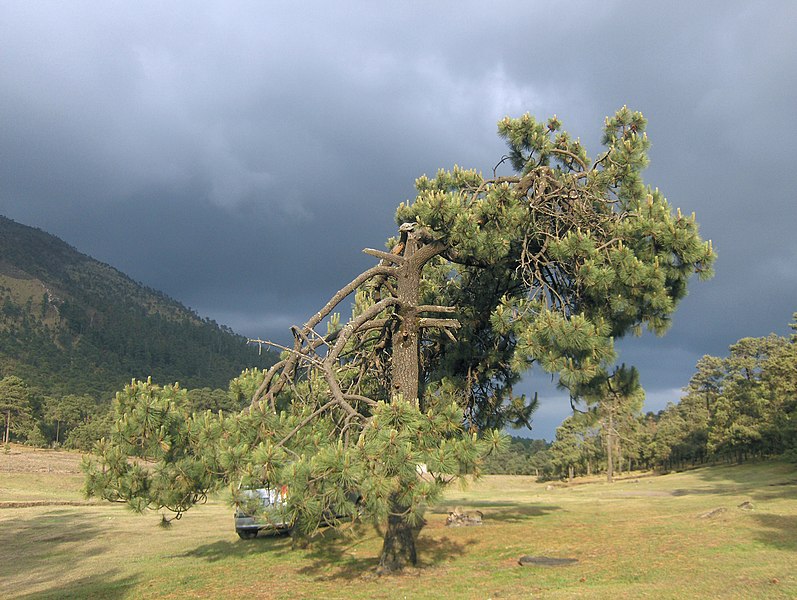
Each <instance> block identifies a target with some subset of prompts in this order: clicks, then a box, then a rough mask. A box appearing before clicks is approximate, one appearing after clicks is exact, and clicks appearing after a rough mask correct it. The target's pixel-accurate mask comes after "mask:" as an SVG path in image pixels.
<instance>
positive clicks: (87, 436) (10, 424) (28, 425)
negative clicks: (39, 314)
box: [0, 369, 253, 451]
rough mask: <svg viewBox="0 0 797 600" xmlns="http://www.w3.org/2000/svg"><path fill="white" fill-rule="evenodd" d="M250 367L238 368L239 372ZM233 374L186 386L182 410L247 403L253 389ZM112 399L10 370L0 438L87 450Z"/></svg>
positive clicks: (0, 407) (107, 423) (3, 386)
mask: <svg viewBox="0 0 797 600" xmlns="http://www.w3.org/2000/svg"><path fill="white" fill-rule="evenodd" d="M250 372H251V370H248V369H247V370H246V371H244V374H246V373H250ZM238 381H239V379H237V378H236V379H235V380H233V381H232V382H231V383H230V386H229V387H228V389H226V390H224V389H220V388H207V387H205V388H194V389H189V390H187V391H186V396H187V401H188V410H189V412H191V413H196V414H201V413H204V412H205V411H208V410H210V411H211V412H213V413H218V412H219V411H221V412H223V413H234V412H240V411H241V410H242V409H243V408H244V407H245V406H248V405H249V402H250V400H251V394H252V392H253V390H250V389H242V388H241V386H240V384H239V383H238ZM112 407H113V405H112V402H110V401H109V399H108V398H106V397H98V396H92V395H90V394H66V395H53V394H50V393H48V392H46V391H43V390H42V389H41V388H39V387H36V386H31V385H28V384H27V383H26V382H25V381H24V380H23V379H22V378H20V377H18V376H16V375H7V376H6V377H3V378H2V379H0V414H2V440H3V443H4V444H8V443H9V442H19V443H25V444H29V445H32V446H39V447H56V448H57V447H64V448H68V449H73V450H83V451H89V450H91V448H92V446H93V445H94V442H96V441H97V440H99V439H100V438H102V437H108V436H109V435H110V432H111V427H112V426H113V422H114V418H113V410H112Z"/></svg>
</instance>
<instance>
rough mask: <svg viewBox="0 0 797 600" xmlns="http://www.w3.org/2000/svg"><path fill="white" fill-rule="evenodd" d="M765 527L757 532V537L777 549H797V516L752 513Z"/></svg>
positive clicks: (793, 550)
mask: <svg viewBox="0 0 797 600" xmlns="http://www.w3.org/2000/svg"><path fill="white" fill-rule="evenodd" d="M750 516H751V517H752V518H753V519H755V520H756V521H758V523H759V524H760V525H761V526H762V527H764V528H765V529H763V530H761V531H759V532H757V537H758V539H759V540H760V541H761V542H763V543H765V544H767V545H769V546H773V547H774V548H777V549H779V550H790V551H792V552H795V551H797V516H793V515H775V514H752V515H750Z"/></svg>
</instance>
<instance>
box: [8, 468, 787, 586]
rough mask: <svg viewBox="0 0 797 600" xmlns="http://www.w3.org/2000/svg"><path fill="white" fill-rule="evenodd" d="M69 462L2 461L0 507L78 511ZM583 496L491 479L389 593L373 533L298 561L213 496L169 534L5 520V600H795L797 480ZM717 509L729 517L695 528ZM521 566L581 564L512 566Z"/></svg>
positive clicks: (91, 513)
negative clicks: (58, 465)
mask: <svg viewBox="0 0 797 600" xmlns="http://www.w3.org/2000/svg"><path fill="white" fill-rule="evenodd" d="M65 455H66V456H70V455H68V453H57V455H56V456H57V457H58V458H59V459H63V457H64V456H65ZM71 456H72V458H73V461H72V464H73V467H72V468H73V469H74V472H71V473H70V472H68V471H69V469H68V468H67V469H64V468H62V469H60V472H53V471H51V472H47V471H46V470H43V471H36V472H34V473H30V472H24V471H19V470H17V471H15V470H13V468H12V467H11V466H9V465H12V464H14V459H21V458H24V456H23V455H22V454H17V455H13V456H11V457H9V456H5V457H2V458H0V506H4V505H5V506H10V505H11V503H13V502H19V501H22V500H25V499H26V498H28V499H36V500H40V501H47V500H52V501H55V500H56V499H58V498H64V499H69V500H72V499H79V498H80V484H81V478H80V475H79V473H77V472H76V470H77V462H78V460H79V457H77V456H75V455H71ZM38 459H42V460H45V461H46V460H48V457H47V454H46V453H40V455H39V457H38ZM38 459H37V460H38ZM17 462H19V461H17ZM34 462H36V461H34ZM64 471H66V472H64ZM577 483H578V485H571V486H567V485H564V484H561V483H556V484H554V485H549V484H540V483H536V482H535V481H534V480H533V479H532V478H529V477H504V476H492V477H485V478H484V479H483V480H481V481H479V482H477V483H476V484H474V485H472V486H471V487H469V488H468V489H466V490H464V491H463V490H460V489H458V488H457V487H454V488H452V489H451V490H450V491H449V493H448V495H447V497H446V500H445V501H444V502H443V503H441V504H440V505H439V506H436V507H433V508H432V509H431V510H430V511H429V513H428V516H427V520H428V525H427V526H426V527H425V528H424V529H423V530H422V532H421V534H420V537H419V539H418V550H419V553H420V561H421V564H420V565H419V568H418V569H411V570H409V571H408V572H407V573H405V574H404V575H401V576H396V577H387V578H377V577H375V576H373V575H372V573H373V570H374V567H375V565H376V557H377V556H378V553H379V549H380V545H381V539H380V538H379V537H378V535H377V534H376V533H375V532H374V531H373V529H372V528H369V527H362V528H361V529H360V530H359V531H358V532H356V534H355V535H348V536H337V535H332V534H331V532H330V533H328V534H327V535H326V536H325V537H324V538H323V539H321V540H319V541H317V542H316V543H315V544H313V545H312V546H311V547H310V548H306V549H301V550H292V549H291V539H290V538H289V537H287V536H286V537H266V536H260V537H258V538H257V539H255V540H252V541H242V540H239V539H238V537H237V536H236V535H235V532H234V530H233V526H232V514H231V509H230V508H229V506H228V505H227V503H226V500H225V498H223V497H219V498H214V499H212V500H211V501H210V502H209V503H208V504H206V505H204V506H200V507H197V508H195V509H192V510H191V511H189V512H188V513H186V514H185V516H184V517H183V518H182V519H181V520H180V521H179V522H175V523H174V524H173V526H172V527H170V528H168V529H163V528H161V527H158V526H157V523H158V521H159V517H158V516H157V515H155V514H149V515H146V516H140V515H136V514H134V513H132V512H130V511H129V510H127V509H126V508H124V507H123V506H118V505H112V504H108V503H96V504H91V505H86V506H59V505H47V504H45V505H39V506H33V507H25V508H0V531H2V537H3V540H4V543H3V544H0V597H4V598H5V597H11V598H17V597H20V598H25V597H33V598H70V597H71V598H88V597H104V598H109V597H114V598H164V597H166V598H194V597H195V598H232V597H247V598H330V599H331V598H403V597H407V598H441V597H445V598H528V597H531V596H534V597H538V596H542V597H545V598H645V597H649V598H793V597H797V576H796V575H795V569H794V564H795V562H796V561H797V469H795V468H794V466H793V465H789V464H786V463H778V462H773V463H756V464H747V465H742V466H738V467H712V468H704V469H698V470H695V471H690V472H687V473H679V474H672V475H666V476H661V477H641V476H640V477H636V478H631V479H625V480H622V481H618V482H617V483H615V484H613V485H608V484H606V483H603V482H601V481H600V480H599V479H597V478H596V479H594V480H593V481H591V482H588V483H583V482H577ZM743 502H750V503H752V506H753V508H752V510H744V509H742V508H739V505H740V504H742V503H743ZM457 506H459V507H462V508H463V509H464V510H480V511H481V512H482V513H483V514H484V525H482V526H481V527H462V528H448V527H446V526H445V519H446V516H447V512H448V510H449V509H451V508H454V507H457ZM715 509H724V510H723V511H719V512H717V513H716V514H714V515H713V516H711V517H701V515H705V514H706V513H708V512H710V511H713V510H715ZM523 555H532V556H546V557H551V558H574V559H577V561H578V562H577V563H575V564H572V565H569V566H555V567H545V566H525V567H521V566H519V565H518V558H519V557H520V556H523Z"/></svg>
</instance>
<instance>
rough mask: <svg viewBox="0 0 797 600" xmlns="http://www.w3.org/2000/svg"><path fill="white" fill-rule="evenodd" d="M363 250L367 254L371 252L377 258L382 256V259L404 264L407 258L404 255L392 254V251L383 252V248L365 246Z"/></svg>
mask: <svg viewBox="0 0 797 600" xmlns="http://www.w3.org/2000/svg"><path fill="white" fill-rule="evenodd" d="M363 252H364V253H365V254H370V255H371V256H375V257H376V258H381V259H382V260H386V261H388V262H392V263H394V264H397V265H401V264H404V262H406V259H405V258H404V257H403V256H400V255H398V254H392V253H390V252H383V251H382V250H374V249H373V248H363Z"/></svg>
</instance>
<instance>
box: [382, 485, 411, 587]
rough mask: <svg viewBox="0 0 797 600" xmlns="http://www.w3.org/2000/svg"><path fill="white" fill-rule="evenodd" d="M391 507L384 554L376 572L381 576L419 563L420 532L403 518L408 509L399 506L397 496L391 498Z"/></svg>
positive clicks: (383, 547) (383, 545) (383, 548)
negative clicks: (416, 548) (417, 549)
mask: <svg viewBox="0 0 797 600" xmlns="http://www.w3.org/2000/svg"><path fill="white" fill-rule="evenodd" d="M391 505H392V506H391V513H390V515H389V516H388V518H387V530H386V531H385V539H384V542H383V544H382V553H381V555H380V556H379V567H378V568H377V570H376V572H377V573H378V574H380V575H385V574H389V573H396V572H398V571H401V570H402V569H403V568H404V567H406V566H407V565H411V566H415V565H416V564H417V562H418V554H417V552H416V550H415V537H416V536H417V534H418V530H417V529H416V528H414V527H411V526H410V524H409V523H407V519H406V517H404V516H403V513H404V512H405V510H406V507H402V506H400V505H399V504H398V501H397V499H396V498H395V494H394V495H393V497H392V498H391Z"/></svg>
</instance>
